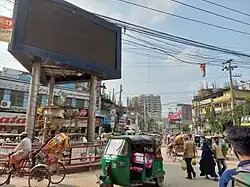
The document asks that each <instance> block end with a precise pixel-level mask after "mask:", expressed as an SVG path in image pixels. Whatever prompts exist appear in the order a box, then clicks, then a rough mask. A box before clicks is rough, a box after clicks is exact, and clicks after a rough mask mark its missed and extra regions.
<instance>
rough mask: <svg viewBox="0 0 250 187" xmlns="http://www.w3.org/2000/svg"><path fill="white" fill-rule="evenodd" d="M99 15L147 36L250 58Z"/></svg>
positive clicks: (249, 56)
mask: <svg viewBox="0 0 250 187" xmlns="http://www.w3.org/2000/svg"><path fill="white" fill-rule="evenodd" d="M95 15H97V16H99V17H102V18H104V19H106V20H109V21H111V22H113V23H114V24H116V25H118V26H120V27H123V28H126V30H130V31H134V32H137V33H140V34H144V35H146V36H148V35H149V36H153V37H155V38H158V39H159V38H160V39H165V40H169V41H173V42H175V43H181V44H184V45H189V46H194V47H198V48H203V49H207V50H212V51H218V52H222V53H225V54H231V55H236V56H243V57H248V58H250V54H245V53H242V52H237V51H234V50H230V49H225V48H221V47H217V46H213V45H210V44H205V43H202V42H198V41H195V40H190V39H187V38H183V37H179V36H175V35H171V34H168V33H166V32H162V31H157V30H154V29H150V28H146V27H143V26H140V25H136V24H132V23H129V22H125V21H121V20H118V19H115V18H111V17H108V16H104V15H100V14H95Z"/></svg>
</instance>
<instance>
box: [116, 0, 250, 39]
mask: <svg viewBox="0 0 250 187" xmlns="http://www.w3.org/2000/svg"><path fill="white" fill-rule="evenodd" d="M117 1H120V2H123V3H126V4H130V5H133V6H137V7H140V8H144V9H147V10H151V11H154V12H158V13H161V14H166V15H169V16H173V17H176V18H180V19H184V20H188V21H192V22H195V23H200V24H203V25H207V26H211V27H216V28H220V29H223V30H227V31H231V32H236V33H240V34H244V35H248V36H250V33H248V32H244V31H240V30H236V29H231V28H228V27H224V26H221V25H216V24H213V23H208V22H204V21H200V20H197V19H192V18H188V17H184V16H181V15H177V14H173V13H169V12H166V11H162V10H159V9H155V8H152V7H149V6H145V5H142V4H137V3H133V2H129V1H125V0H117Z"/></svg>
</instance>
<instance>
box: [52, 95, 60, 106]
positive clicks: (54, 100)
mask: <svg viewBox="0 0 250 187" xmlns="http://www.w3.org/2000/svg"><path fill="white" fill-rule="evenodd" d="M58 99H59V97H58V96H54V98H53V103H54V104H57V101H58Z"/></svg>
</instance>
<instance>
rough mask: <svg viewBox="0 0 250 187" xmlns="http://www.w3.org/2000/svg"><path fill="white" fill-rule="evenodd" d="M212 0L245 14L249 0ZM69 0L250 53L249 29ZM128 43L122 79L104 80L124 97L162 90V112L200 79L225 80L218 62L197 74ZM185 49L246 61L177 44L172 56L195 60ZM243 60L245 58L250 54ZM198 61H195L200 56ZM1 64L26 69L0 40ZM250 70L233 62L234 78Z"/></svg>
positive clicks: (167, 6)
mask: <svg viewBox="0 0 250 187" xmlns="http://www.w3.org/2000/svg"><path fill="white" fill-rule="evenodd" d="M179 1H182V2H185V3H188V4H190V5H193V6H197V7H199V8H203V9H206V10H210V11H213V12H216V13H219V14H221V15H225V16H228V17H232V18H234V19H238V20H241V21H245V22H247V23H250V17H248V16H244V15H240V14H238V13H235V12H232V11H228V10H225V9H222V8H219V7H216V6H214V5H211V4H208V3H205V2H203V1H201V0H179ZM211 1H213V2H215V3H219V4H222V5H224V6H227V7H231V8H234V9H236V10H240V11H242V12H246V13H249V14H250V1H249V0H211ZM69 2H71V3H74V4H77V5H79V6H81V7H82V8H84V9H86V10H88V11H91V12H95V13H99V14H104V15H107V16H110V17H114V18H117V19H121V20H124V21H127V22H131V23H135V24H138V25H142V26H145V27H149V28H153V29H156V30H161V31H163V32H167V33H170V34H173V35H177V36H181V37H186V38H189V39H193V40H197V41H200V42H204V43H208V44H212V45H216V46H221V47H224V48H228V49H233V50H237V51H241V52H244V53H248V54H250V35H243V34H239V33H235V32H230V31H225V30H221V29H218V28H213V27H210V26H205V25H201V24H198V23H193V22H190V21H186V20H182V19H179V18H174V17H171V16H167V15H164V14H160V13H156V12H152V11H149V10H145V9H141V8H139V7H134V6H131V5H127V4H124V3H121V2H118V1H117V0H69ZM131 2H136V3H139V4H143V5H146V6H150V7H154V8H156V9H160V10H163V11H167V12H170V13H174V14H178V15H182V16H186V17H189V18H193V19H198V20H201V21H204V22H209V23H213V24H217V25H220V26H224V27H229V28H233V29H237V30H241V31H244V32H248V33H250V26H247V25H244V24H240V23H237V22H233V21H229V20H226V19H223V18H219V17H216V16H213V15H209V14H207V13H204V12H200V11H198V10H194V9H191V8H188V7H185V6H182V5H180V4H177V3H174V2H172V1H169V0H131ZM0 4H1V5H4V6H6V7H8V8H10V9H11V8H12V7H13V3H9V2H8V1H7V0H0ZM0 14H1V15H5V16H11V14H12V13H11V12H10V11H9V10H7V9H6V8H3V7H2V6H0ZM130 47H131V46H128V45H126V44H124V45H123V58H122V63H123V65H122V79H121V80H114V81H108V83H107V86H108V88H109V89H110V90H112V88H115V89H116V90H117V91H118V89H119V84H123V88H124V93H123V98H124V101H125V100H126V97H127V96H135V95H139V94H143V93H144V94H148V93H152V94H157V95H161V96H162V103H163V104H166V105H163V115H166V114H167V112H168V108H170V107H172V106H174V105H175V104H176V103H178V102H182V103H183V102H186V103H190V101H191V100H192V97H193V95H194V93H195V91H197V90H198V88H200V87H201V85H205V82H206V81H207V84H208V85H209V86H210V85H211V83H212V82H215V81H216V85H217V87H220V86H223V84H224V82H225V81H227V80H228V77H227V72H225V73H223V74H222V71H221V68H220V67H218V66H210V65H208V66H207V76H206V77H205V78H202V77H201V72H200V67H199V66H196V65H187V64H183V63H181V62H179V61H177V60H176V59H173V58H171V57H169V56H165V57H164V59H155V58H154V57H153V56H155V55H156V53H155V52H150V53H149V52H147V53H148V55H146V56H145V55H144V56H141V55H136V54H134V53H128V52H129V51H130V52H131V50H128V48H130ZM132 52H133V51H132ZM185 53H192V54H200V55H203V54H206V55H209V56H210V57H214V58H220V59H221V60H222V61H221V63H222V62H223V60H228V59H229V58H233V59H235V60H236V61H237V63H238V61H242V62H240V63H241V65H242V64H243V62H244V63H247V62H245V61H243V60H242V59H239V58H237V57H235V56H229V55H225V54H222V53H213V52H211V51H205V50H203V49H197V48H194V47H191V46H186V47H185V48H183V49H182V50H180V51H179V53H178V54H176V56H178V57H180V58H182V59H184V60H189V61H190V60H191V61H193V62H196V61H195V59H187V57H186V56H185V55H183V54H185ZM149 54H150V55H149ZM149 56H151V57H149ZM247 60H248V61H250V58H249V59H247ZM197 63H200V61H199V62H197ZM204 63H207V61H204ZM217 63H218V62H217ZM237 63H236V64H237ZM3 66H4V67H10V68H13V67H15V68H17V69H20V70H25V69H24V68H23V67H22V65H21V64H19V63H18V62H17V61H15V59H13V57H12V56H11V55H10V54H8V52H7V44H5V43H0V68H1V67H3ZM249 70H250V69H243V68H242V67H240V68H237V70H235V71H234V73H240V74H242V77H241V78H238V81H240V80H250V76H249Z"/></svg>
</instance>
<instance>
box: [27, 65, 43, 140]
mask: <svg viewBox="0 0 250 187" xmlns="http://www.w3.org/2000/svg"><path fill="white" fill-rule="evenodd" d="M40 74H41V64H40V62H33V63H32V77H31V81H30V82H31V84H30V89H29V100H28V108H27V123H26V126H25V131H26V132H27V133H28V137H29V138H31V139H32V138H33V134H34V129H35V119H36V107H37V100H38V98H37V96H38V89H39V84H40Z"/></svg>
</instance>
